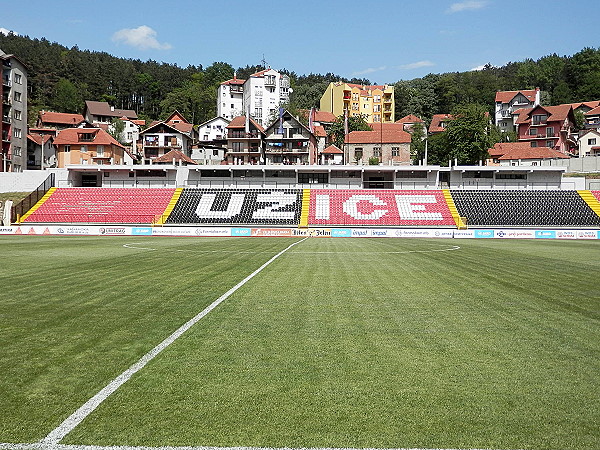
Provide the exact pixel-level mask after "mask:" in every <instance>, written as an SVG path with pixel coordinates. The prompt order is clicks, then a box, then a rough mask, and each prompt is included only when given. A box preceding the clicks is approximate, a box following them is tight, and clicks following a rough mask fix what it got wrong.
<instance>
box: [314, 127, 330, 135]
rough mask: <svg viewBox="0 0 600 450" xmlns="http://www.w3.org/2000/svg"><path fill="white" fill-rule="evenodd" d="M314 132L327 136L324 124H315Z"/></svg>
mask: <svg viewBox="0 0 600 450" xmlns="http://www.w3.org/2000/svg"><path fill="white" fill-rule="evenodd" d="M313 134H314V135H315V136H317V137H325V136H327V132H326V131H325V128H324V127H323V125H315V126H314V127H313Z"/></svg>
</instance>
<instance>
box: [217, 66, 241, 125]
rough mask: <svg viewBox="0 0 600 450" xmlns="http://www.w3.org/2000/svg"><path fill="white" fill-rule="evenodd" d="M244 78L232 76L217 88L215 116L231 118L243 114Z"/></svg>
mask: <svg viewBox="0 0 600 450" xmlns="http://www.w3.org/2000/svg"><path fill="white" fill-rule="evenodd" d="M245 82H246V80H242V79H238V78H237V76H235V75H234V76H233V78H232V79H231V80H227V81H223V82H222V83H221V84H220V85H219V88H218V90H217V116H218V117H223V118H224V119H226V120H228V121H229V120H231V119H233V118H234V117H236V116H240V115H242V114H244V83H245Z"/></svg>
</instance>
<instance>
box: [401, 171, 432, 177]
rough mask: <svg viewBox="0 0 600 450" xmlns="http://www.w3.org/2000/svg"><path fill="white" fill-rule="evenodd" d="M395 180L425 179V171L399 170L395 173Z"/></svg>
mask: <svg viewBox="0 0 600 450" xmlns="http://www.w3.org/2000/svg"><path fill="white" fill-rule="evenodd" d="M396 178H427V171H425V170H418V171H414V170H400V171H398V172H397V173H396Z"/></svg>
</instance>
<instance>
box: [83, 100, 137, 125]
mask: <svg viewBox="0 0 600 450" xmlns="http://www.w3.org/2000/svg"><path fill="white" fill-rule="evenodd" d="M83 116H84V117H85V120H87V121H88V122H90V123H92V124H94V125H98V126H99V125H101V124H103V125H105V126H106V125H108V124H110V123H111V122H112V121H113V119H120V118H121V117H123V116H125V117H127V118H128V119H130V120H137V118H138V116H137V113H136V112H135V111H133V110H131V109H118V108H115V107H114V106H111V105H109V104H108V102H95V101H91V100H86V101H85V107H84V110H83Z"/></svg>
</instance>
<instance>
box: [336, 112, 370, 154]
mask: <svg viewBox="0 0 600 450" xmlns="http://www.w3.org/2000/svg"><path fill="white" fill-rule="evenodd" d="M352 131H371V127H370V126H369V124H368V123H367V120H366V116H365V115H363V114H359V115H358V116H350V117H348V133H350V132H352ZM329 138H330V141H331V142H332V143H333V144H335V145H336V146H337V147H339V148H343V146H344V142H345V140H346V134H345V124H344V116H343V115H340V116H339V117H338V118H337V119H336V121H335V122H333V124H332V125H331V128H330V129H329Z"/></svg>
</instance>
